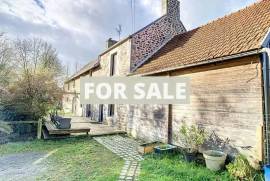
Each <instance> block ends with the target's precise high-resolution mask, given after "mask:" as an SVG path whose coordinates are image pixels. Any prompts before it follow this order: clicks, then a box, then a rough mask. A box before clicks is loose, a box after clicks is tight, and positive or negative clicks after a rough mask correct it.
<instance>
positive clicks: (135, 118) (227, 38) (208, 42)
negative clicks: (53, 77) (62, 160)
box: [64, 0, 270, 164]
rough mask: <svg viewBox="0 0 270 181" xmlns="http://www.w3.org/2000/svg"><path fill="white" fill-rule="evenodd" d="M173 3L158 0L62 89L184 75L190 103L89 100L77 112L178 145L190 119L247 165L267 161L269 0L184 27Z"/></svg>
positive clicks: (143, 136) (269, 152) (269, 147)
mask: <svg viewBox="0 0 270 181" xmlns="http://www.w3.org/2000/svg"><path fill="white" fill-rule="evenodd" d="M176 4H177V5H179V2H178V1H177V0H168V1H165V0H164V1H163V11H164V12H165V15H164V16H162V17H161V18H160V19H158V20H157V21H155V22H153V23H152V24H150V25H149V26H147V27H145V28H144V29H142V30H140V31H139V32H137V33H135V34H134V35H131V36H130V37H128V38H127V39H125V40H123V41H121V42H118V43H116V44H114V45H113V46H111V47H108V49H107V50H106V51H105V52H103V53H102V54H101V55H100V56H99V59H98V60H97V61H96V62H95V63H92V64H91V65H87V66H89V67H88V68H87V71H82V72H81V73H77V74H76V75H75V77H74V76H73V77H71V78H70V79H69V80H68V81H67V82H66V85H65V86H67V85H69V84H72V83H74V82H76V81H77V79H79V78H80V76H85V75H86V76H104V75H105V76H114V75H119V76H126V75H128V76H179V77H190V78H191V102H190V104H189V105H91V106H89V111H88V112H89V114H84V115H83V114H81V115H82V116H85V115H91V117H92V118H93V119H96V120H98V121H106V118H107V117H113V118H114V123H115V126H118V127H119V128H121V129H123V130H125V131H127V132H128V133H129V134H131V135H132V136H134V137H136V138H140V139H144V140H147V141H162V142H168V143H172V144H175V145H179V146H181V141H180V139H179V137H178V131H179V128H180V126H181V124H182V123H183V122H186V123H187V124H197V125H200V126H203V127H205V128H206V129H207V130H208V131H214V132H215V133H216V135H218V136H219V137H221V138H224V139H225V138H228V139H229V140H230V145H231V146H232V148H231V150H229V151H231V153H234V151H235V150H237V151H238V152H241V153H243V154H245V155H246V156H248V158H249V159H250V161H252V163H254V164H259V162H261V161H263V160H264V159H265V160H266V161H267V162H268V163H269V161H270V145H269V141H270V140H269V135H270V134H269V133H270V132H269V131H270V130H269V125H270V123H269V111H270V99H269V94H270V82H269V66H270V65H269V55H270V1H269V0H264V1H260V2H257V3H255V4H253V5H251V6H249V7H247V8H245V9H242V10H240V11H238V12H235V13H232V14H230V15H227V16H225V17H223V18H220V19H218V20H215V21H213V22H210V23H208V24H206V25H204V26H201V27H198V28H196V29H194V30H191V31H186V30H185V28H184V27H183V25H182V23H181V22H180V20H179V14H178V13H179V8H178V7H177V8H175V5H176ZM166 19H167V20H168V19H171V20H173V21H166ZM168 22H169V24H170V26H168V25H166V26H162V25H161V24H164V23H168ZM165 27H166V28H169V29H170V32H169V31H168V30H166V31H165ZM157 34H159V35H157ZM109 42H110V41H109ZM109 42H108V45H110V44H111V43H114V42H111V43H109ZM149 47H151V48H149ZM142 49H143V50H142ZM75 87H76V86H75ZM64 102H65V98H64ZM69 107H72V106H69ZM82 107H83V106H82ZM86 107H87V105H86ZM82 112H83V111H82ZM85 112H86V113H87V111H85ZM101 115H102V116H101Z"/></svg>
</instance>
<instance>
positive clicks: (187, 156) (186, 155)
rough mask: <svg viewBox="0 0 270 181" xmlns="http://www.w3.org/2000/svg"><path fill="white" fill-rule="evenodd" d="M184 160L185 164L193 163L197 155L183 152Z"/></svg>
mask: <svg viewBox="0 0 270 181" xmlns="http://www.w3.org/2000/svg"><path fill="white" fill-rule="evenodd" d="M184 158H185V161H187V162H194V161H196V159H197V153H195V152H193V153H189V152H184Z"/></svg>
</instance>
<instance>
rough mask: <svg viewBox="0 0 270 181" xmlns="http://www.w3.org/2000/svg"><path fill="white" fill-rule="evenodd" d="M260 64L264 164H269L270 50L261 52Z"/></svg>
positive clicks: (264, 49) (265, 49)
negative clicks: (262, 95)
mask: <svg viewBox="0 0 270 181" xmlns="http://www.w3.org/2000/svg"><path fill="white" fill-rule="evenodd" d="M260 53H261V63H262V66H263V68H262V71H263V84H264V87H263V93H264V125H265V153H264V154H265V162H266V163H265V164H270V152H269V151H270V125H269V124H270V122H269V121H270V115H269V114H270V82H269V78H270V77H269V69H270V64H269V55H270V49H269V48H263V49H262V50H261V51H260Z"/></svg>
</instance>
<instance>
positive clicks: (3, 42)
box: [0, 33, 13, 91]
mask: <svg viewBox="0 0 270 181" xmlns="http://www.w3.org/2000/svg"><path fill="white" fill-rule="evenodd" d="M11 52H12V48H11V44H10V43H9V41H8V40H7V38H6V37H5V35H4V33H0V91H1V90H2V89H3V88H4V86H5V85H6V84H7V83H8V81H9V79H10V74H11V71H12V65H13V61H12V53H11Z"/></svg>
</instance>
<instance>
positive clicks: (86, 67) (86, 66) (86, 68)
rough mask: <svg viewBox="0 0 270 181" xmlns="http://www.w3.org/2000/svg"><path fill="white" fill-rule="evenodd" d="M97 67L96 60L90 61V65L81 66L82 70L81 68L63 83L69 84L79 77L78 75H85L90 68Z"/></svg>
mask: <svg viewBox="0 0 270 181" xmlns="http://www.w3.org/2000/svg"><path fill="white" fill-rule="evenodd" d="M98 65H99V62H98V61H97V60H93V61H91V62H90V63H88V64H86V65H85V66H83V68H81V69H80V70H79V71H78V72H76V73H75V74H74V75H72V76H71V77H70V78H68V79H67V80H66V81H65V82H69V81H71V80H73V79H75V78H77V77H79V76H80V75H82V74H84V73H86V72H87V71H90V70H91V69H92V68H95V67H97V66H98Z"/></svg>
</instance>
